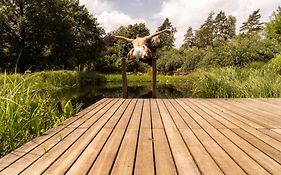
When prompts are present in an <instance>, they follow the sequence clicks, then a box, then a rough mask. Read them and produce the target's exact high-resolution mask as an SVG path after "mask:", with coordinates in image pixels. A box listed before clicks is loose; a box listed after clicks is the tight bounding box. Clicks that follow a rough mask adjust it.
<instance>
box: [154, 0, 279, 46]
mask: <svg viewBox="0 0 281 175" xmlns="http://www.w3.org/2000/svg"><path fill="white" fill-rule="evenodd" d="M278 1H279V0H266V1H261V0H247V1H245V0H212V1H210V0H166V1H164V2H163V3H162V8H161V10H160V12H158V13H156V14H155V15H154V18H155V20H159V19H161V20H163V19H164V18H169V19H170V21H171V22H172V24H173V25H174V26H175V27H177V30H178V32H177V33H176V35H175V37H176V43H175V44H176V46H180V45H181V44H182V40H183V36H184V34H185V32H186V30H187V28H188V26H192V27H193V29H198V27H199V26H200V25H201V24H203V22H204V21H205V20H206V18H207V16H208V14H209V13H210V12H211V11H214V12H216V13H217V12H218V11H220V10H222V11H224V12H226V14H227V15H233V16H235V17H236V18H237V23H236V24H237V25H236V28H239V27H240V26H241V24H242V22H244V21H246V20H247V19H248V16H249V15H250V14H251V13H252V12H253V11H254V10H257V9H258V8H260V9H261V16H262V18H261V21H268V19H269V16H270V15H271V14H272V12H273V11H274V10H276V9H277V7H278V5H280V1H279V2H278Z"/></svg>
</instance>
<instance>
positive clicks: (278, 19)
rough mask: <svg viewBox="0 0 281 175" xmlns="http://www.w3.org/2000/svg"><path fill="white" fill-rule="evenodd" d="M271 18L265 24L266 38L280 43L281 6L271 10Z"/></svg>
mask: <svg viewBox="0 0 281 175" xmlns="http://www.w3.org/2000/svg"><path fill="white" fill-rule="evenodd" d="M272 16H273V18H271V20H270V21H269V22H268V23H267V24H266V28H265V34H266V37H267V38H270V39H275V40H277V41H279V42H280V43H281V7H280V6H279V7H278V9H277V10H276V11H275V12H273V15H272Z"/></svg>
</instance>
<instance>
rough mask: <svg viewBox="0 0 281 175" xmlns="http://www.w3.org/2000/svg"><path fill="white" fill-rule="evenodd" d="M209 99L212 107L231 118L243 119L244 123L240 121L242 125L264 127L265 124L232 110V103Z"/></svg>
mask: <svg viewBox="0 0 281 175" xmlns="http://www.w3.org/2000/svg"><path fill="white" fill-rule="evenodd" d="M207 101H208V102H209V104H210V105H212V107H214V108H216V109H218V110H220V111H221V113H223V114H227V116H229V117H230V118H234V119H237V120H238V121H241V122H242V123H240V127H245V126H251V127H253V128H264V126H263V125H260V124H257V122H255V121H252V120H250V119H248V118H245V117H244V116H243V115H241V114H239V113H238V114H237V113H235V111H231V110H230V107H231V105H228V104H225V103H224V100H222V99H209V100H207ZM244 124H245V125H244Z"/></svg>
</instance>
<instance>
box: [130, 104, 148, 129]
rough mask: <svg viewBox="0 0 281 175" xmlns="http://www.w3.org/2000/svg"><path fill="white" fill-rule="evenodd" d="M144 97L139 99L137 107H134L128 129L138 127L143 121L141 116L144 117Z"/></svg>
mask: <svg viewBox="0 0 281 175" xmlns="http://www.w3.org/2000/svg"><path fill="white" fill-rule="evenodd" d="M143 101H144V100H143V99H138V101H137V104H136V107H135V109H134V112H133V114H132V118H131V120H130V123H129V126H128V129H138V130H139V127H140V123H141V117H142V115H141V114H142V108H143Z"/></svg>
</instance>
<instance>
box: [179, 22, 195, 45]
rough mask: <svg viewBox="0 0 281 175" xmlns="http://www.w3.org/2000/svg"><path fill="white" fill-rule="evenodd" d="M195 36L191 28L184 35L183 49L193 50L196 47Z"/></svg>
mask: <svg viewBox="0 0 281 175" xmlns="http://www.w3.org/2000/svg"><path fill="white" fill-rule="evenodd" d="M194 39H195V38H194V34H193V29H192V27H189V28H188V29H187V31H186V34H185V35H184V43H183V44H182V46H181V47H182V48H191V47H193V46H194V45H195V43H194Z"/></svg>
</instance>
